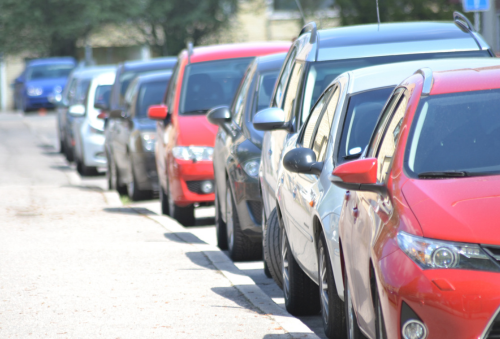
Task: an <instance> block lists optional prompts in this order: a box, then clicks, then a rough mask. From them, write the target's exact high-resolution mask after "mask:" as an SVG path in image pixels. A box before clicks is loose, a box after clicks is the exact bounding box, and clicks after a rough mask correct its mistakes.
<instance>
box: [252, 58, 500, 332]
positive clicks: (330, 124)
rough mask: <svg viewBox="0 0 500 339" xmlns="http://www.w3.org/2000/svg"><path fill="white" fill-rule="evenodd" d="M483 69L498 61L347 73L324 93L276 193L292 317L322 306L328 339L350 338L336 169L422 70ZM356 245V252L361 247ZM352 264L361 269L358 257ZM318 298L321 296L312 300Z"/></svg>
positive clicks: (341, 194) (292, 148)
mask: <svg viewBox="0 0 500 339" xmlns="http://www.w3.org/2000/svg"><path fill="white" fill-rule="evenodd" d="M478 65H481V66H499V65H500V60H498V59H494V58H480V59H444V60H419V61H412V62H404V63H396V64H388V65H381V66H373V67H368V68H362V69H358V70H354V71H350V72H347V73H344V74H342V75H340V76H339V77H337V78H336V79H335V81H334V82H332V83H331V84H330V85H329V86H328V87H327V89H326V90H325V92H324V93H323V94H322V96H320V98H319V100H318V102H317V103H316V105H315V107H314V108H313V109H312V111H311V114H310V115H309V118H308V120H307V121H306V123H305V124H304V126H303V128H302V129H301V131H300V133H299V134H298V135H297V136H294V137H292V138H291V139H290V140H289V142H287V144H286V146H285V150H284V152H283V153H284V154H285V155H284V157H283V159H282V164H283V166H281V167H280V170H279V173H278V177H279V178H280V184H279V185H278V189H277V192H276V196H277V198H278V210H279V212H280V223H281V229H282V238H281V239H282V247H281V248H282V251H281V253H282V257H281V261H282V262H283V263H286V264H285V265H283V266H282V276H283V290H284V295H285V305H286V307H287V310H288V311H289V312H291V313H292V314H301V313H314V312H315V311H316V310H317V309H318V307H319V306H321V310H322V314H323V322H324V328H325V333H326V335H327V337H329V338H337V337H343V335H345V333H346V332H345V329H346V322H345V311H344V307H343V306H344V303H343V302H342V299H344V300H348V299H349V297H348V296H349V295H350V294H349V293H350V290H349V289H348V288H346V289H345V290H344V288H343V286H344V284H343V278H344V275H343V273H342V267H343V265H342V261H341V257H340V251H341V248H342V247H341V243H340V241H339V225H338V222H339V216H340V213H341V209H342V206H343V203H344V201H345V200H348V199H350V196H349V193H346V191H345V190H344V189H342V188H339V187H336V186H334V185H332V183H331V182H330V180H329V177H330V175H331V173H332V171H333V169H334V168H335V167H337V166H341V165H342V164H344V163H347V162H350V161H353V160H354V159H357V158H359V157H360V156H361V152H362V151H363V149H365V147H366V145H367V144H368V141H369V139H370V136H371V135H372V132H373V130H374V128H375V124H376V122H377V120H378V117H379V114H380V112H381V111H382V109H383V107H384V105H385V103H386V101H387V99H388V98H389V97H390V96H391V94H392V92H393V90H394V88H395V87H396V86H397V84H398V83H400V82H401V81H402V80H404V79H405V78H407V77H408V76H410V75H412V74H413V73H415V71H417V70H418V69H420V68H422V67H423V66H426V67H427V66H428V67H431V68H432V69H435V70H441V71H442V70H449V69H455V68H457V67H475V66H478ZM254 123H255V124H256V125H257V122H256V121H254ZM260 123H275V122H272V121H266V122H260ZM349 239H350V237H349V235H347V240H349ZM353 246H354V247H355V248H353V250H356V251H357V247H358V245H353ZM344 248H345V247H344ZM352 264H353V265H355V266H356V267H359V265H358V262H357V261H355V260H353V261H352ZM309 277H310V278H309ZM356 278H357V276H355V277H354V278H353V279H356ZM318 287H319V288H318ZM313 291H315V292H313ZM318 291H319V293H318ZM366 291H368V290H366ZM314 293H317V295H318V296H319V298H314V297H312V295H314ZM341 298H342V299H341ZM346 298H347V299H346ZM308 311H309V312H308ZM347 314H348V316H350V315H349V313H347ZM347 329H349V330H350V329H351V327H347Z"/></svg>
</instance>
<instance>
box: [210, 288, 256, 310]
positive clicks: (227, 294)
mask: <svg viewBox="0 0 500 339" xmlns="http://www.w3.org/2000/svg"><path fill="white" fill-rule="evenodd" d="M211 290H212V291H213V292H214V293H216V294H218V295H220V296H221V297H224V298H226V299H229V300H231V301H233V302H234V303H235V304H236V305H238V306H239V307H241V308H246V309H247V310H250V311H253V312H255V313H257V314H264V313H263V312H262V311H261V310H259V309H258V308H256V307H255V306H253V305H252V304H251V303H250V302H249V301H248V299H247V298H246V297H245V296H244V295H243V293H241V292H240V291H239V290H238V289H237V288H236V287H234V286H229V287H212V288H211Z"/></svg>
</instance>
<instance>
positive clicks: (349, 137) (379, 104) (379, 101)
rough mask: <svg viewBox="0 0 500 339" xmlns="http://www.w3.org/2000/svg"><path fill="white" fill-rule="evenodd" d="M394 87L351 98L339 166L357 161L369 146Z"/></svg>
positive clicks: (363, 93) (343, 132)
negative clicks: (346, 162) (353, 160)
mask: <svg viewBox="0 0 500 339" xmlns="http://www.w3.org/2000/svg"><path fill="white" fill-rule="evenodd" d="M393 90H394V87H387V88H379V89H374V90H371V91H366V92H361V93H357V94H354V95H352V96H351V97H350V98H349V101H348V105H347V111H346V116H345V120H344V123H343V127H342V132H341V137H340V146H339V148H338V156H337V158H338V159H337V164H342V163H343V162H345V161H348V160H352V159H357V158H359V157H360V156H361V153H362V152H363V150H364V149H365V148H366V145H368V142H369V140H370V137H371V136H372V134H373V130H374V128H375V124H376V123H377V120H378V118H379V116H380V113H381V112H382V109H383V108H384V104H385V103H386V101H387V99H389V96H390V95H391V93H392V91H393Z"/></svg>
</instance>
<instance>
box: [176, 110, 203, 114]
mask: <svg viewBox="0 0 500 339" xmlns="http://www.w3.org/2000/svg"><path fill="white" fill-rule="evenodd" d="M207 112H208V109H197V110H194V111H187V112H183V113H182V114H205V113H207Z"/></svg>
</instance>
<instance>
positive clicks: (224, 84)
mask: <svg viewBox="0 0 500 339" xmlns="http://www.w3.org/2000/svg"><path fill="white" fill-rule="evenodd" d="M252 60H253V58H239V59H228V60H218V61H208V62H200V63H195V64H191V65H188V66H186V70H185V73H184V79H183V81H182V82H183V84H182V93H181V102H180V107H179V113H180V114H197V113H206V111H208V110H209V109H211V108H212V107H215V106H221V105H225V106H229V105H230V104H231V101H232V100H233V98H234V95H235V93H236V91H237V90H238V87H239V85H240V82H241V79H242V78H243V74H244V73H245V71H246V69H247V67H248V65H249V64H250V62H251V61H252Z"/></svg>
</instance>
